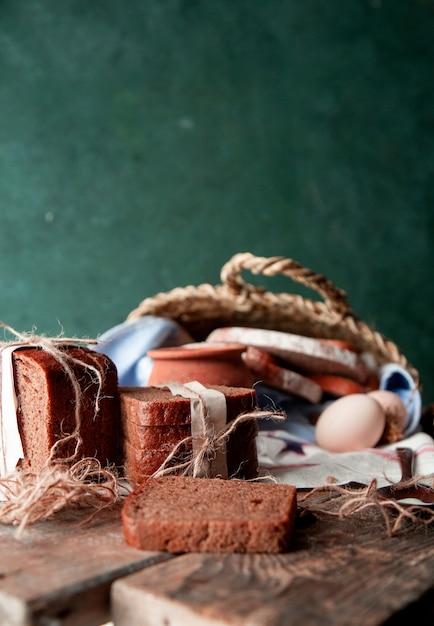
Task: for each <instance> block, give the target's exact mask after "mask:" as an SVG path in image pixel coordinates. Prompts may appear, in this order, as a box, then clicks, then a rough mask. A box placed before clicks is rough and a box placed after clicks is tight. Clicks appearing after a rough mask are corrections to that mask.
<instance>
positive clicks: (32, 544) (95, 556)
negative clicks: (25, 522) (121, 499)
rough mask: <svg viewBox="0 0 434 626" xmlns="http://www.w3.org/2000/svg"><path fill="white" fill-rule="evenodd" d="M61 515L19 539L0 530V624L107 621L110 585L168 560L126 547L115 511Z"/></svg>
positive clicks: (9, 530) (162, 555) (23, 625)
mask: <svg viewBox="0 0 434 626" xmlns="http://www.w3.org/2000/svg"><path fill="white" fill-rule="evenodd" d="M86 515H87V516H88V515H89V513H87V514H83V513H82V514H81V515H77V514H76V515H71V514H69V515H63V516H59V517H58V518H56V519H55V520H50V521H46V522H41V523H38V524H36V525H34V526H31V527H28V528H27V529H26V531H25V534H24V535H23V537H22V538H20V539H19V538H17V536H16V530H15V529H14V528H13V527H10V526H4V525H3V526H2V525H0V553H1V560H0V624H1V625H2V626H30V625H31V626H34V625H39V626H42V625H44V626H48V625H50V626H54V625H56V626H58V625H60V624H62V626H63V625H64V626H67V625H68V626H69V625H71V626H72V625H73V626H81V625H83V626H93V625H97V624H102V623H103V622H104V621H105V622H106V621H108V620H109V619H110V612H109V611H110V585H111V583H112V581H113V580H115V579H116V578H118V577H120V576H125V575H126V574H131V573H132V572H134V571H136V570H138V569H141V568H145V567H148V566H150V565H152V564H154V563H157V562H159V561H161V560H165V559H168V558H170V555H169V554H167V553H155V552H142V551H139V550H135V549H133V548H130V547H128V546H127V544H126V543H125V540H124V537H123V532H122V526H121V521H120V511H119V508H114V509H112V510H106V511H102V512H100V513H99V514H98V515H97V516H96V517H95V518H94V519H93V521H92V522H91V523H89V524H88V525H84V526H80V525H79V524H80V522H81V521H83V519H86Z"/></svg>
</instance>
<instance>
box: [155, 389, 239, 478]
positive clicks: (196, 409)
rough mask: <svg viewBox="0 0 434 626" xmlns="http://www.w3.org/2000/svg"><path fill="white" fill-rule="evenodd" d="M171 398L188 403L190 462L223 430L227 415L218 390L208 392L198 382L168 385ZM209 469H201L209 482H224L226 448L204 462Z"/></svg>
mask: <svg viewBox="0 0 434 626" xmlns="http://www.w3.org/2000/svg"><path fill="white" fill-rule="evenodd" d="M164 386H165V387H168V388H169V389H170V391H171V393H172V394H173V395H180V396H183V397H184V398H189V399H190V410H191V435H192V437H193V458H195V456H196V455H197V454H198V452H199V451H200V450H201V449H202V447H203V444H204V441H205V438H208V437H211V438H212V437H214V436H216V435H218V434H219V433H220V432H221V431H222V430H223V428H224V427H225V426H226V419H227V411H226V398H225V395H224V393H222V392H221V391H217V389H209V388H208V387H205V386H204V385H202V384H201V383H199V382H197V381H192V382H188V383H184V384H180V383H168V384H165V385H164ZM204 463H206V464H207V465H208V467H204V470H205V473H206V475H207V476H208V477H209V478H213V477H216V476H220V477H221V478H224V479H227V477H228V466H227V462H226V448H225V446H220V445H219V447H218V449H217V450H215V451H214V452H213V454H212V456H211V458H208V459H204Z"/></svg>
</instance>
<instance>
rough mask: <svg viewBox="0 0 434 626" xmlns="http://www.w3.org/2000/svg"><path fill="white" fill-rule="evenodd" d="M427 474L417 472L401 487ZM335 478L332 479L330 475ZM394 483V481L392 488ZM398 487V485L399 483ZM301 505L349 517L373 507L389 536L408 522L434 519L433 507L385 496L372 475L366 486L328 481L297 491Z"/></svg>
mask: <svg viewBox="0 0 434 626" xmlns="http://www.w3.org/2000/svg"><path fill="white" fill-rule="evenodd" d="M424 478H431V479H432V476H431V477H425V476H416V477H414V478H413V479H412V480H409V481H406V482H405V483H403V482H400V483H399V489H400V490H401V489H403V488H407V487H415V486H417V485H418V484H420V481H421V480H423V479H424ZM330 480H333V479H330ZM394 486H396V484H395V485H392V486H391V487H392V488H393V487H394ZM397 488H398V487H397ZM298 505H299V507H300V508H301V509H302V510H306V511H310V512H311V513H326V514H328V515H333V516H337V517H339V518H341V519H347V518H349V517H351V516H352V515H356V514H358V513H363V512H364V511H367V510H374V511H377V512H379V513H380V514H381V516H382V517H383V521H384V523H385V526H386V530H387V533H388V534H389V536H391V537H392V536H394V535H395V534H396V533H397V532H398V531H399V530H400V529H401V528H402V527H403V525H404V524H405V523H406V522H411V523H412V524H418V525H424V526H428V525H430V524H432V523H434V510H433V509H431V508H429V507H427V506H423V505H418V504H403V503H401V502H399V501H398V500H396V499H394V498H393V497H384V496H382V495H380V493H379V492H378V491H377V479H376V478H373V479H372V480H371V482H370V483H369V485H367V486H366V487H363V488H357V489H355V488H350V487H346V486H340V485H334V484H327V485H321V486H320V487H316V488H314V489H312V490H311V491H309V492H307V493H305V494H303V493H299V495H298Z"/></svg>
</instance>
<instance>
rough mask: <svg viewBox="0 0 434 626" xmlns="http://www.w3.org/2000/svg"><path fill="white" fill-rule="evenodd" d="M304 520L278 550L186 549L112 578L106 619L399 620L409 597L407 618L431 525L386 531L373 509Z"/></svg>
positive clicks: (427, 584)
mask: <svg viewBox="0 0 434 626" xmlns="http://www.w3.org/2000/svg"><path fill="white" fill-rule="evenodd" d="M311 520H313V522H312V523H309V524H303V525H302V526H300V520H299V526H298V528H297V530H296V535H295V540H294V544H293V548H292V551H291V552H289V553H287V554H280V555H259V554H255V555H243V554H233V555H224V556H223V555H219V556H217V555H195V554H189V555H184V556H180V557H178V558H176V559H173V560H171V561H168V562H166V563H162V564H159V565H156V566H154V567H153V568H152V569H151V570H147V571H144V572H139V573H136V574H133V575H131V576H128V577H126V578H124V579H122V580H119V581H117V582H115V583H114V585H113V587H112V615H113V619H114V623H115V624H116V626H127V625H130V624H133V623H134V624H135V625H137V626H141V625H145V624H146V625H147V626H151V625H152V626H156V625H157V624H158V625H159V626H163V625H164V626H168V625H174V624H176V625H178V624H179V625H181V624H182V625H184V624H185V625H186V626H187V625H188V626H194V625H195V624H202V625H209V626H211V625H213V624H226V625H227V624H231V625H241V624H243V625H244V626H245V625H251V626H253V625H261V626H283V625H285V626H286V625H293V624H294V625H295V624H297V625H298V624H300V625H301V624H302V625H303V626H306V625H308V624H315V625H316V624H321V625H323V624H324V625H327V624H333V625H337V624H340V625H344V624H348V625H349V624H351V625H353V624H356V623H357V624H363V625H364V626H368V625H378V624H383V623H385V622H386V621H387V620H393V619H395V621H390V624H392V623H394V624H398V623H401V622H399V621H397V620H399V614H400V611H401V610H403V609H404V608H406V610H407V611H408V610H409V609H408V607H409V606H410V607H415V608H413V609H412V610H410V613H411V616H412V617H413V618H415V617H416V613H417V610H418V609H417V606H416V605H413V604H412V603H415V602H417V601H418V600H421V599H422V598H423V597H424V595H425V594H429V593H430V590H432V589H433V588H434V532H433V529H432V528H431V529H427V528H425V527H411V528H410V527H408V528H406V529H405V530H404V531H400V533H399V534H398V535H396V536H394V537H389V536H388V535H387V534H386V531H385V529H384V526H382V523H381V521H380V520H379V519H378V518H376V517H370V518H365V519H360V518H359V519H351V520H346V521H340V520H338V519H336V518H330V517H328V518H326V517H324V516H323V517H317V518H313V517H312V518H311ZM305 521H306V520H305ZM150 574H152V575H150ZM421 606H422V605H421ZM394 616H395V617H394ZM425 617H428V621H429V620H430V617H429V616H428V614H427V615H425ZM432 617H433V613H432V609H431V618H432ZM402 623H408V622H406V621H403V622H402ZM425 623H428V622H425Z"/></svg>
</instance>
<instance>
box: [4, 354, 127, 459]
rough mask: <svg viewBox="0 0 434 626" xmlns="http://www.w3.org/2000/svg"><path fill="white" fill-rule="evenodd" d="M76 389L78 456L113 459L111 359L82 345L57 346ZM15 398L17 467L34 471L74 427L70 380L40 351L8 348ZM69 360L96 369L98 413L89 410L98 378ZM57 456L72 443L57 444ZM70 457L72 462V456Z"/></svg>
mask: <svg viewBox="0 0 434 626" xmlns="http://www.w3.org/2000/svg"><path fill="white" fill-rule="evenodd" d="M62 349H63V350H64V351H65V354H67V355H69V356H70V357H71V359H69V361H68V362H69V365H70V367H71V368H72V370H73V372H74V375H75V377H76V379H77V381H78V383H79V385H80V389H81V393H82V396H81V407H80V409H81V410H80V419H81V431H80V433H81V437H82V439H83V444H82V446H81V447H80V448H79V451H78V458H83V457H87V456H89V457H96V458H97V459H99V460H100V462H101V463H102V465H103V466H105V465H107V464H110V463H118V461H119V453H118V451H117V446H118V439H119V393H118V378H117V371H116V367H115V365H114V363H113V362H112V361H111V360H110V359H109V358H108V357H107V356H105V355H104V354H99V353H97V352H94V351H92V350H89V349H87V348H85V347H67V348H62ZM12 359H13V361H12V362H13V371H14V381H15V388H16V393H17V397H18V405H19V408H18V412H17V419H18V428H19V432H20V435H21V440H22V444H23V449H24V456H25V459H24V461H23V465H25V466H28V467H30V468H31V469H32V470H35V471H38V470H40V469H41V468H42V467H43V465H44V464H45V462H46V460H47V458H48V456H49V454H50V450H51V448H52V446H53V445H54V443H55V442H56V441H58V440H59V438H61V437H62V434H70V433H72V432H73V431H74V428H75V406H76V403H75V394H74V389H73V386H72V383H71V380H70V378H69V377H68V376H67V374H66V373H65V371H64V370H63V369H62V366H61V365H60V364H59V362H58V361H57V360H56V359H55V358H54V357H53V356H51V355H50V354H48V353H47V352H44V351H43V350H41V349H34V348H26V349H19V350H16V351H14V352H13V356H12ZM74 359H77V360H79V361H82V362H83V363H85V364H89V365H91V366H93V367H96V368H97V369H98V370H99V371H100V372H101V375H102V387H101V390H100V405H99V411H98V412H97V413H96V414H95V400H96V397H97V392H98V381H97V378H96V376H95V374H94V373H92V372H91V371H90V370H89V369H87V368H86V367H85V366H84V365H81V364H78V363H77V362H76V361H74ZM59 452H61V455H62V457H66V456H68V455H71V454H73V452H74V442H71V445H69V446H67V445H65V446H62V448H61V450H59ZM78 458H77V459H75V460H78Z"/></svg>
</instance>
